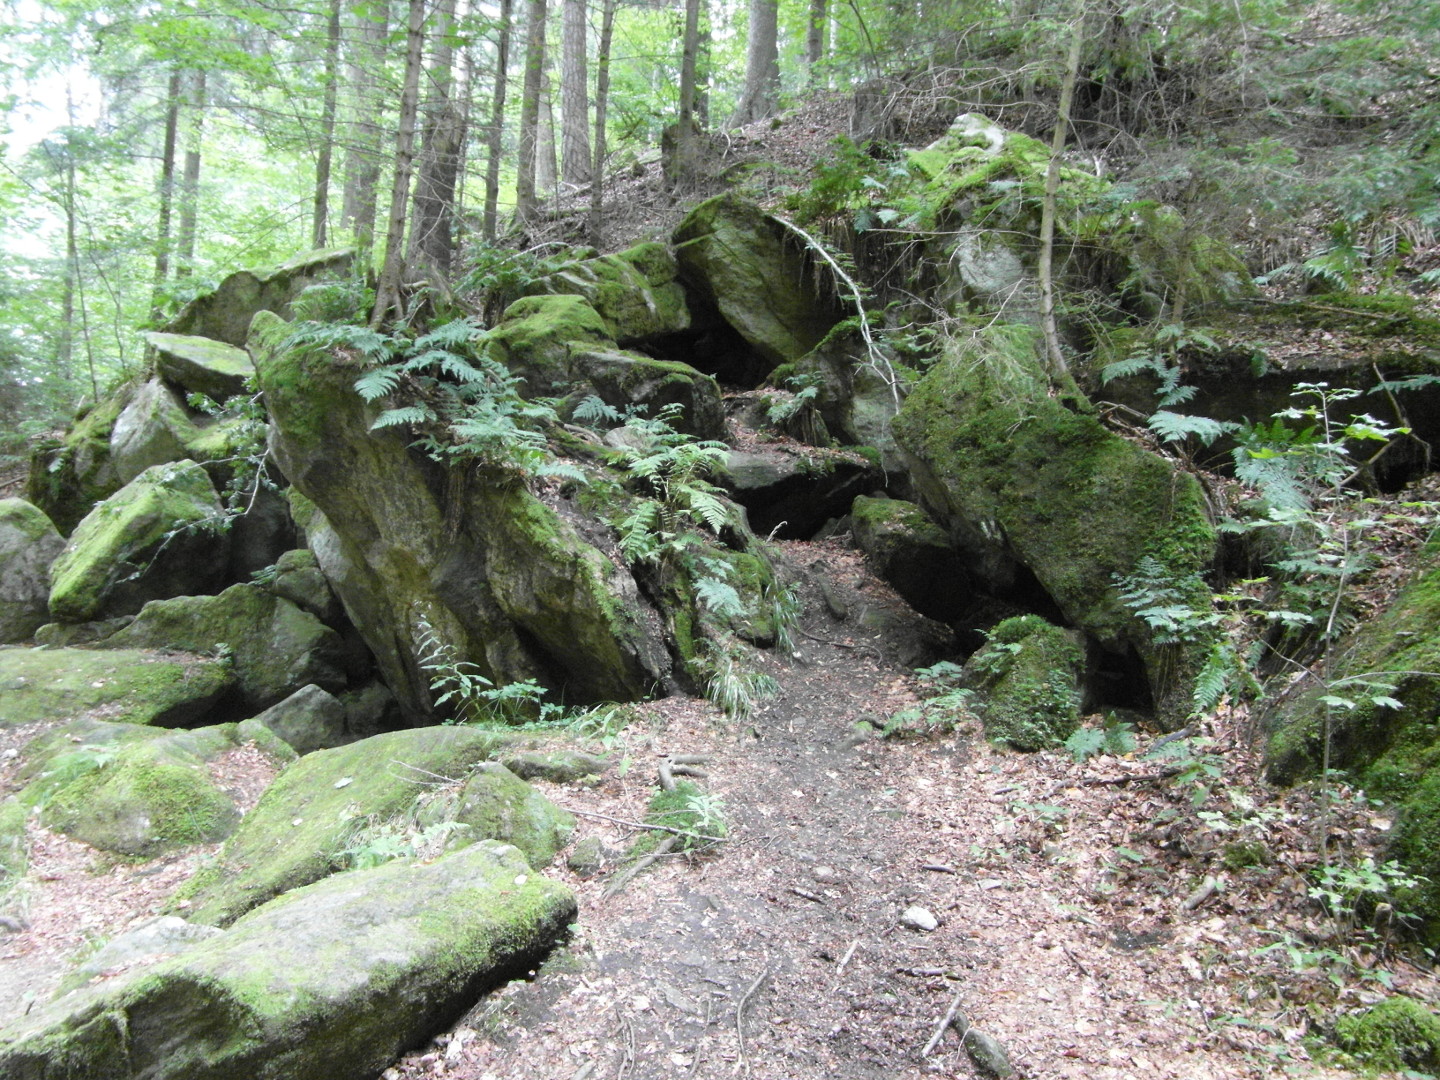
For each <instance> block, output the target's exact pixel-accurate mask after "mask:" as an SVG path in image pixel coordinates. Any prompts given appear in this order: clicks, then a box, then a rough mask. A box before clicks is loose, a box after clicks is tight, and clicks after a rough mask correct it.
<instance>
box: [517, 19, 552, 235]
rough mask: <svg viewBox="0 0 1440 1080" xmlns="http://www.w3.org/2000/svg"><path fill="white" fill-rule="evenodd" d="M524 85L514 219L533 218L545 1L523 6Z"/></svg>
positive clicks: (543, 70) (542, 66) (524, 219)
mask: <svg viewBox="0 0 1440 1080" xmlns="http://www.w3.org/2000/svg"><path fill="white" fill-rule="evenodd" d="M525 20H526V27H525V82H524V85H523V86H522V88H521V91H520V147H519V157H520V164H519V168H518V170H517V173H516V177H515V217H516V219H517V220H519V221H520V222H521V223H522V224H528V223H529V222H531V221H533V220H534V218H535V210H536V200H535V163H536V159H537V157H538V156H539V155H538V154H537V152H536V151H537V149H538V147H539V138H538V136H539V134H540V87H541V83H542V81H543V79H544V75H545V0H527V3H526V5H525Z"/></svg>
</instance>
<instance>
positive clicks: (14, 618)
mask: <svg viewBox="0 0 1440 1080" xmlns="http://www.w3.org/2000/svg"><path fill="white" fill-rule="evenodd" d="M64 547H65V540H64V538H63V537H61V535H60V534H59V533H58V532H57V531H56V530H55V526H54V525H53V524H52V523H51V521H50V519H49V518H48V517H46V516H45V512H44V511H43V510H40V509H38V508H37V507H35V506H32V505H31V504H30V503H28V502H26V501H25V500H24V499H0V644H5V643H8V642H12V641H25V640H27V639H28V638H29V637H30V635H31V634H33V633H35V631H36V630H38V629H40V627H41V626H42V625H44V624H45V623H46V622H48V621H49V614H50V608H49V599H50V564H51V563H52V562H54V561H55V557H56V556H57V555H59V554H60V552H61V551H62V550H63V549H64Z"/></svg>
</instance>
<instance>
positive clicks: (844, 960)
mask: <svg viewBox="0 0 1440 1080" xmlns="http://www.w3.org/2000/svg"><path fill="white" fill-rule="evenodd" d="M859 946H860V939H859V938H856V939H855V940H854V941H852V942H850V948H848V949H846V950H845V955H844V956H842V957H841V958H840V963H839V965H837V966H836V968H835V977H836V978H837V979H838V978H839V977H840V976H841V975H844V974H845V965H846V964H848V963H850V958H851V957H852V956H854V955H855V950H856V949H857V948H859Z"/></svg>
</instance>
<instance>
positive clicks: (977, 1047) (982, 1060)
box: [964, 1027, 1015, 1080]
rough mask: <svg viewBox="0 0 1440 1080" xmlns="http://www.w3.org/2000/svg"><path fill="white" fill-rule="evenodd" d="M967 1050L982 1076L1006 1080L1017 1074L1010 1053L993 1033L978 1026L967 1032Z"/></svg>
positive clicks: (972, 1062)
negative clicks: (988, 1032) (1011, 1062)
mask: <svg viewBox="0 0 1440 1080" xmlns="http://www.w3.org/2000/svg"><path fill="white" fill-rule="evenodd" d="M964 1045H965V1052H966V1053H967V1054H969V1055H970V1062H971V1064H973V1065H974V1066H975V1069H976V1071H977V1072H979V1073H980V1075H981V1076H989V1077H994V1078H995V1080H1006V1078H1007V1077H1011V1076H1014V1075H1015V1066H1013V1065H1012V1064H1010V1055H1009V1054H1007V1053H1006V1052H1005V1047H1003V1046H1001V1045H1000V1042H999V1040H997V1039H996V1038H995V1037H994V1036H993V1035H987V1034H985V1032H983V1031H981V1030H979V1029H978V1028H973V1027H972V1028H970V1030H968V1031H967V1032H965V1043H964Z"/></svg>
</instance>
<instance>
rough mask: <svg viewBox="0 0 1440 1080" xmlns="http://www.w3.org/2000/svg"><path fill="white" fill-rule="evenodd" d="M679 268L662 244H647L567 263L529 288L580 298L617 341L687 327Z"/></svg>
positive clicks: (688, 320)
mask: <svg viewBox="0 0 1440 1080" xmlns="http://www.w3.org/2000/svg"><path fill="white" fill-rule="evenodd" d="M678 273H679V267H678V265H677V264H676V262H675V256H674V254H673V253H672V252H671V251H670V249H669V248H667V247H666V246H665V245H664V244H658V243H653V242H652V243H645V244H640V245H638V246H636V247H633V248H629V249H627V250H625V251H622V252H619V253H618V254H615V255H602V256H600V257H598V258H594V259H583V260H581V261H579V262H573V263H569V264H568V265H566V266H562V267H561V268H560V269H559V270H557V271H555V272H554V273H553V274H550V275H548V276H547V277H544V278H541V279H540V280H538V281H536V282H534V283H532V284H531V285H530V286H528V288H527V290H526V291H527V292H529V293H531V294H532V295H538V294H573V295H575V296H581V297H584V298H585V300H586V301H588V302H589V304H590V306H591V307H593V308H594V309H595V311H596V313H597V314H599V316H600V318H601V319H602V320H604V323H605V328H606V330H607V331H608V333H609V335H610V337H612V338H614V339H615V340H616V341H617V342H618V343H619V344H621V345H631V344H636V343H638V342H642V341H645V340H647V339H653V338H660V337H664V336H666V335H668V334H676V333H680V332H682V331H685V330H689V329H690V328H691V326H692V323H693V320H692V318H691V314H690V307H689V304H688V303H687V302H686V298H685V289H684V287H683V286H682V285H681V284H680V282H679V281H678V280H677V274H678Z"/></svg>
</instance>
